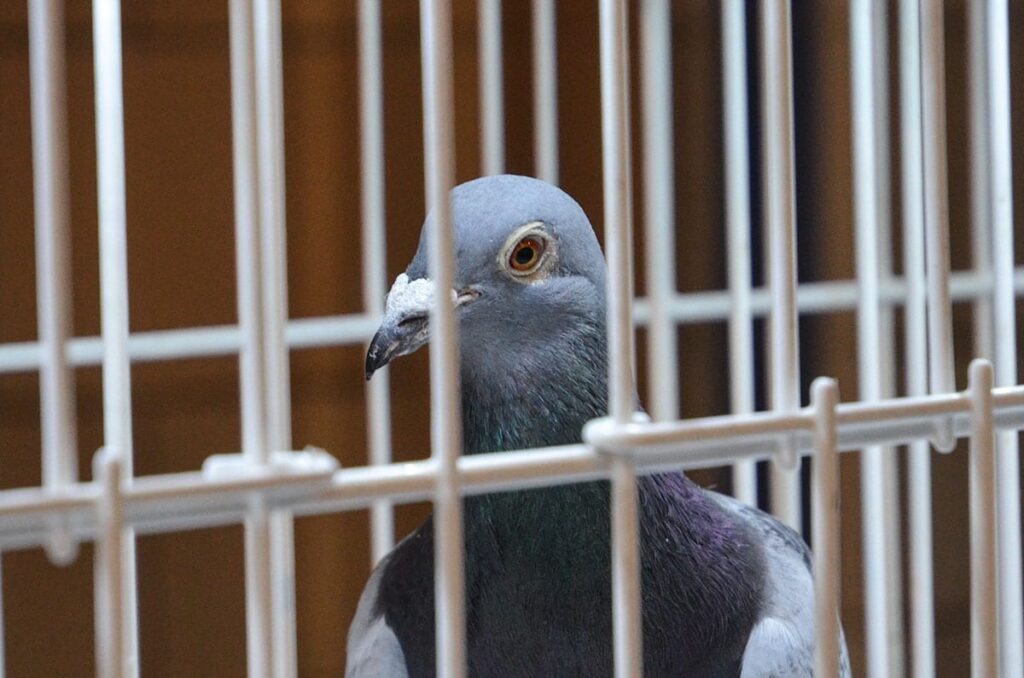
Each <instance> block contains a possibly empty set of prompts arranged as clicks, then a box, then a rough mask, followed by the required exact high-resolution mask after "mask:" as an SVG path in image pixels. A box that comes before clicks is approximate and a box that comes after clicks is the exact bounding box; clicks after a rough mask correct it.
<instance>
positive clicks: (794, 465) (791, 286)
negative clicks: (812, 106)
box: [761, 0, 802, 531]
mask: <svg viewBox="0 0 1024 678" xmlns="http://www.w3.org/2000/svg"><path fill="white" fill-rule="evenodd" d="M761 49H762V62H763V63H762V74H763V75H762V78H763V83H762V87H761V96H762V102H761V108H762V110H763V115H764V130H765V134H764V139H765V142H764V143H765V148H764V168H763V182H764V185H765V214H766V219H767V228H768V259H769V267H768V285H769V288H770V290H771V297H772V302H771V313H770V316H769V318H770V325H771V342H770V344H771V357H772V359H771V366H772V369H771V377H772V378H771V389H772V398H771V401H772V409H775V410H794V409H797V408H799V407H800V392H799V388H800V372H799V370H800V362H799V350H800V349H799V335H798V332H797V322H798V319H797V307H796V280H797V276H796V202H795V201H796V196H795V191H796V176H795V172H794V165H793V74H792V57H791V40H790V11H789V2H788V0H765V2H764V4H763V5H762V12H761ZM772 510H773V512H774V513H775V514H776V515H777V516H779V518H780V519H781V520H782V521H783V522H785V523H786V524H787V525H789V526H790V527H792V528H793V529H795V530H797V531H801V522H802V520H801V516H800V513H801V511H800V459H799V457H798V456H797V455H796V452H795V449H793V446H792V445H790V446H789V447H788V448H787V449H784V450H783V452H782V454H781V455H780V456H779V458H778V459H776V460H774V461H773V462H772Z"/></svg>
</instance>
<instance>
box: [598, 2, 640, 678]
mask: <svg viewBox="0 0 1024 678" xmlns="http://www.w3.org/2000/svg"><path fill="white" fill-rule="evenodd" d="M626 42H627V28H626V5H625V2H623V1H622V0H602V2H601V3H600V49H601V141H602V149H603V156H604V166H603V173H602V174H603V188H604V221H605V249H606V251H607V256H608V375H609V378H608V392H609V393H608V396H609V397H608V400H609V405H610V407H609V410H610V413H611V416H612V418H613V419H614V420H615V421H616V422H617V423H619V424H625V423H626V422H629V421H630V420H631V419H632V417H633V412H634V410H635V402H636V401H635V393H636V391H635V389H634V384H633V372H632V371H633V364H634V362H633V359H634V349H633V322H632V315H631V310H630V309H631V303H632V291H633V288H632V277H633V271H632V258H633V257H632V215H631V200H630V171H629V163H630V153H629V115H628V105H629V104H628V101H629V100H628V97H629V85H628V80H627V78H628V71H627V68H628V66H627V58H628V56H627V55H628V51H627V46H626ZM611 499H612V505H611V511H612V612H613V616H612V619H613V631H614V633H613V636H614V647H615V675H616V676H617V678H629V677H630V676H638V675H640V674H641V672H642V666H643V651H642V642H643V640H642V637H641V617H640V545H639V536H638V533H639V528H640V524H639V515H638V507H637V500H638V496H637V484H636V470H635V468H634V466H633V463H632V461H630V460H628V459H624V458H622V459H616V460H614V461H613V462H612V497H611Z"/></svg>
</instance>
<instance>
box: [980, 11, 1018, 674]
mask: <svg viewBox="0 0 1024 678" xmlns="http://www.w3.org/2000/svg"><path fill="white" fill-rule="evenodd" d="M986 9H987V13H988V17H987V18H988V21H987V28H988V30H987V36H986V40H985V44H986V45H987V47H988V54H987V59H986V62H987V69H986V70H987V77H986V78H985V80H986V82H987V83H988V111H987V112H988V115H989V124H988V125H987V127H988V130H989V144H990V146H989V147H990V152H989V153H988V159H989V161H990V162H991V164H990V166H989V167H990V169H989V173H988V176H989V181H990V182H991V183H990V190H991V194H990V196H989V197H990V199H991V206H990V208H989V214H990V216H991V223H992V229H993V233H992V240H993V244H994V248H993V250H992V252H993V262H992V263H993V273H994V276H995V289H994V290H993V307H994V308H993V311H994V316H995V317H994V320H995V326H994V334H995V384H996V386H1013V385H1015V384H1016V383H1017V316H1016V308H1015V304H1016V299H1015V298H1014V291H1013V251H1014V242H1013V163H1012V158H1011V156H1012V153H1013V137H1012V135H1011V133H1010V113H1011V111H1010V38H1009V34H1008V30H1009V29H1008V25H1009V16H1008V15H1007V7H1006V3H1005V2H997V1H996V0H988V2H987V3H986ZM998 443H999V445H998V450H997V457H996V467H997V470H998V473H997V478H998V497H999V504H998V507H997V509H998V510H997V517H998V525H999V580H998V581H999V601H1000V606H999V633H1000V638H1001V659H1002V663H1001V666H1000V670H1001V671H1002V673H1003V675H1007V676H1015V675H1022V674H1024V611H1022V605H1024V598H1022V597H1024V592H1022V590H1021V535H1020V530H1021V521H1020V458H1019V456H1018V454H1019V448H1018V433H1017V431H1012V430H1011V431H1002V432H1000V434H999V436H998Z"/></svg>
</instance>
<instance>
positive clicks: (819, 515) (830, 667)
mask: <svg viewBox="0 0 1024 678" xmlns="http://www.w3.org/2000/svg"><path fill="white" fill-rule="evenodd" d="M811 401H812V406H813V407H814V462H813V464H812V467H811V468H812V471H813V473H814V482H813V483H812V491H811V496H812V500H813V503H814V505H813V507H812V509H811V510H812V513H811V519H812V520H811V522H812V528H811V529H812V533H813V535H812V536H813V542H814V603H815V605H814V618H815V620H816V621H815V632H816V638H815V652H814V675H816V676H836V675H839V566H840V562H841V561H840V552H839V520H840V513H839V451H838V450H837V449H836V405H838V404H839V388H838V386H836V382H835V380H833V379H827V378H825V377H819V378H818V379H816V380H815V382H814V384H813V385H812V387H811Z"/></svg>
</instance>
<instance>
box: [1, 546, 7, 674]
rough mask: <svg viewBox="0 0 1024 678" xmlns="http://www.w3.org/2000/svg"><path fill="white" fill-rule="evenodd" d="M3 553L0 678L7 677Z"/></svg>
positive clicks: (2, 560) (2, 561)
mask: <svg viewBox="0 0 1024 678" xmlns="http://www.w3.org/2000/svg"><path fill="white" fill-rule="evenodd" d="M3 563H4V559H3V551H0V678H4V676H6V675H7V641H6V635H5V633H4V619H5V618H6V617H5V611H4V587H3V581H4V578H3Z"/></svg>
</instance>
